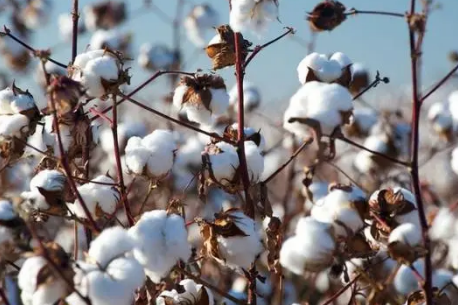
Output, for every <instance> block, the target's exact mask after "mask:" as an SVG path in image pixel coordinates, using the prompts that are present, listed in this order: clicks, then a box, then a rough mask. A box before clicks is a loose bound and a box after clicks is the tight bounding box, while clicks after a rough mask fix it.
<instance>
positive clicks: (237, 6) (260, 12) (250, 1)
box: [230, 0, 278, 33]
mask: <svg viewBox="0 0 458 305" xmlns="http://www.w3.org/2000/svg"><path fill="white" fill-rule="evenodd" d="M277 18H278V5H277V3H276V2H275V1H272V0H263V1H256V0H235V1H233V2H232V10H231V12H230V25H231V28H232V29H233V30H234V31H235V32H242V31H245V30H246V29H251V30H252V31H254V32H256V33H261V32H263V31H265V29H266V27H267V24H268V23H269V22H271V21H273V20H275V19H277Z"/></svg>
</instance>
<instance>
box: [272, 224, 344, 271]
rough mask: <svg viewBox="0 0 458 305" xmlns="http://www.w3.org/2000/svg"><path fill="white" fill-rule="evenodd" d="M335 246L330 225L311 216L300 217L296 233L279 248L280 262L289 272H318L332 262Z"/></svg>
mask: <svg viewBox="0 0 458 305" xmlns="http://www.w3.org/2000/svg"><path fill="white" fill-rule="evenodd" d="M335 248H336V243H335V241H334V237H333V236H332V227H331V226H330V225H329V224H325V223H321V222H319V221H317V220H315V219H313V218H311V217H304V218H301V219H300V220H299V222H298V224H297V226H296V235H294V236H292V237H290V238H288V239H287V240H286V241H285V242H284V243H283V245H282V247H281V250H280V264H281V265H282V266H283V267H285V268H286V269H288V270H290V271H291V272H293V273H295V274H298V275H302V274H303V273H304V272H305V271H311V272H319V271H322V270H324V269H326V268H327V267H329V266H330V265H331V264H332V262H333V254H334V251H335Z"/></svg>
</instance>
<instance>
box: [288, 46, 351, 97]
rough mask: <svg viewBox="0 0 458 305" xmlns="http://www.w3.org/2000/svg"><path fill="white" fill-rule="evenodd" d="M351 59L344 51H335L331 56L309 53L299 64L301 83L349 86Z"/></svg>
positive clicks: (298, 71)
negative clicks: (312, 82)
mask: <svg viewBox="0 0 458 305" xmlns="http://www.w3.org/2000/svg"><path fill="white" fill-rule="evenodd" d="M351 64H352V62H351V60H350V59H349V58H348V57H347V56H346V55H345V54H343V53H340V52H337V53H334V54H333V55H332V56H331V57H330V58H328V57H327V56H326V55H324V54H319V53H312V54H309V55H307V56H306V57H305V58H304V59H303V60H302V61H301V62H300V63H299V65H298V67H297V73H298V76H299V81H300V82H301V84H305V83H307V82H311V81H319V82H324V83H334V82H335V83H338V84H341V85H342V86H345V87H347V88H348V87H349V86H350V81H351V71H350V66H351Z"/></svg>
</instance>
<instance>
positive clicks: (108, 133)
mask: <svg viewBox="0 0 458 305" xmlns="http://www.w3.org/2000/svg"><path fill="white" fill-rule="evenodd" d="M146 133H147V130H146V126H145V124H143V123H142V122H133V121H127V122H122V123H119V124H118V143H119V148H120V149H121V151H122V150H123V149H124V147H125V145H126V144H127V140H129V138H130V137H134V136H137V137H144V136H145V135H146ZM99 138H100V145H101V147H102V149H103V151H104V152H105V153H107V154H112V152H113V150H114V144H113V132H112V130H111V128H106V129H103V130H102V131H101V132H100V137H99Z"/></svg>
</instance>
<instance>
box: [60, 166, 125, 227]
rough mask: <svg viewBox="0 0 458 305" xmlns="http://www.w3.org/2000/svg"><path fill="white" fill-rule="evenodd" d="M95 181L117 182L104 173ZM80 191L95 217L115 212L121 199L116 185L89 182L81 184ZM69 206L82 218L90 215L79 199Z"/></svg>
mask: <svg viewBox="0 0 458 305" xmlns="http://www.w3.org/2000/svg"><path fill="white" fill-rule="evenodd" d="M93 181H94V182H101V183H109V184H113V185H114V184H115V182H114V180H113V179H111V178H109V177H107V176H103V175H101V176H98V177H96V178H95V179H93ZM78 192H79V193H80V195H81V197H82V198H83V200H84V203H85V204H86V207H87V208H88V210H89V212H90V214H91V216H92V218H93V219H99V218H101V217H103V216H104V215H111V214H113V213H114V212H115V211H116V205H117V204H118V201H119V199H120V194H119V192H118V190H117V189H116V188H115V187H114V186H112V185H106V184H100V183H92V182H89V183H86V184H83V185H81V186H79V187H78ZM68 207H69V209H70V210H72V211H73V213H75V215H76V216H78V217H80V218H87V217H88V216H87V215H86V213H85V211H84V209H83V207H82V205H81V203H80V202H79V200H78V199H76V200H75V203H74V204H69V205H68Z"/></svg>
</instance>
